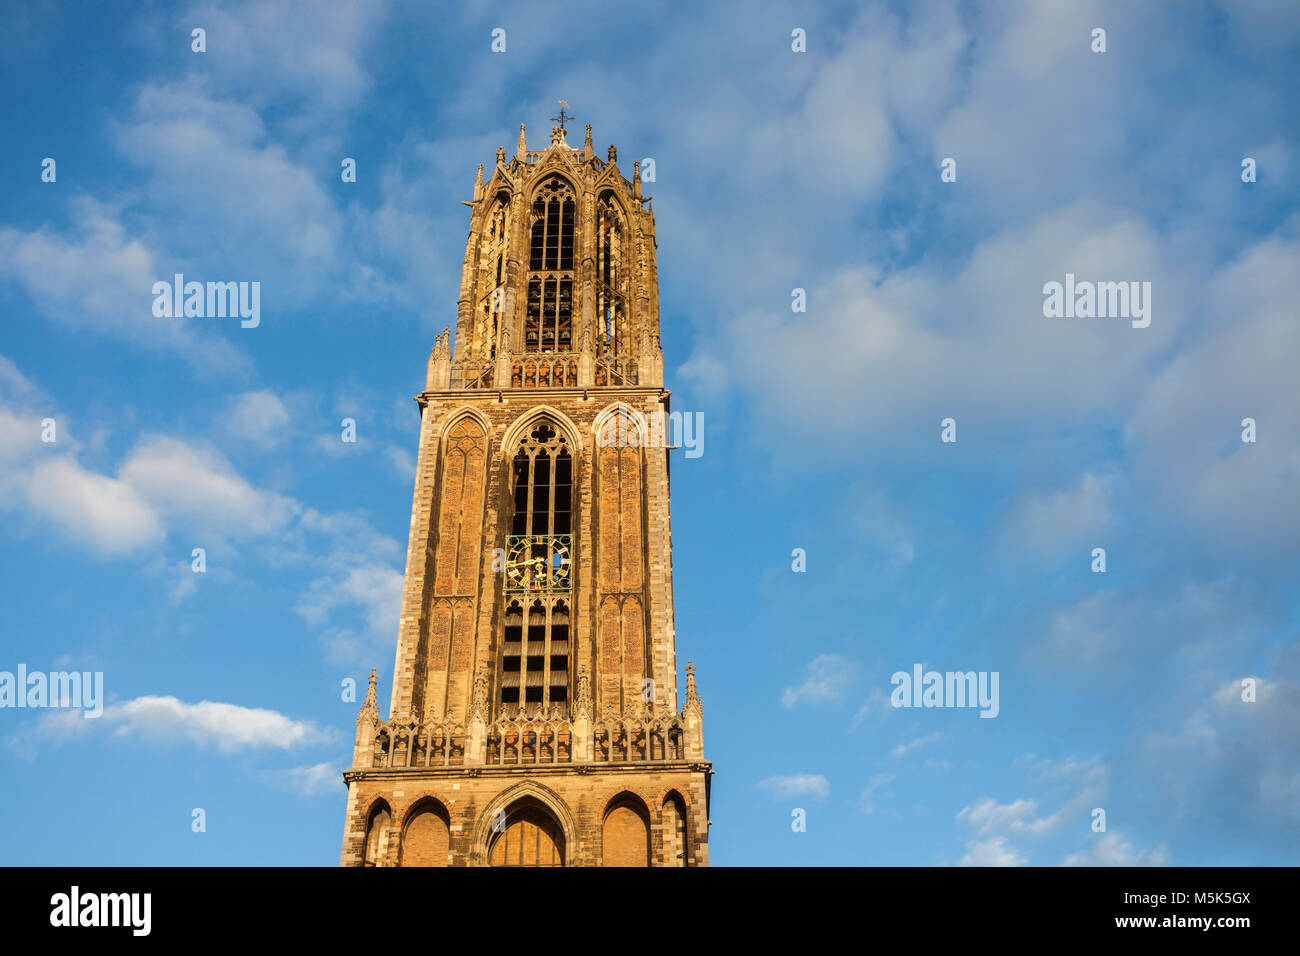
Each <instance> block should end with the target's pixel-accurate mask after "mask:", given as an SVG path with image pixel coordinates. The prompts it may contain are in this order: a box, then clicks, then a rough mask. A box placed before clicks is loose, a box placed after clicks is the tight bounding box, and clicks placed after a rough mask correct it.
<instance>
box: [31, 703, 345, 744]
mask: <svg viewBox="0 0 1300 956" xmlns="http://www.w3.org/2000/svg"><path fill="white" fill-rule="evenodd" d="M69 714H71V715H72V717H74V718H75V720H71V719H69ZM40 726H41V730H42V732H43V733H45V734H46V735H47V736H53V737H63V736H68V735H70V733H73V732H76V733H87V732H93V731H95V730H98V729H100V728H111V729H112V733H113V736H114V737H121V738H133V739H139V740H142V741H144V742H146V743H150V744H164V745H171V744H178V743H191V744H194V745H195V746H197V747H200V748H202V749H211V750H216V751H218V752H219V753H224V754H229V753H236V752H239V751H246V750H265V749H271V750H296V749H299V748H302V747H308V746H312V745H315V744H328V743H333V742H335V740H336V738H337V734H336V733H335V732H334V731H333V730H331V729H328V728H321V727H318V726H317V725H316V724H315V723H313V722H311V721H301V720H294V719H292V718H290V717H286V716H285V715H284V714H281V713H278V712H276V711H274V710H265V709H262V708H255V707H241V706H239V705H237V704H223V703H217V702H214V701H207V700H204V701H199V702H198V703H197V704H187V703H185V702H184V701H181V700H178V699H177V698H175V697H157V696H146V697H136V698H135V699H133V700H128V701H123V702H121V703H115V704H109V705H108V706H107V707H105V708H104V713H103V714H102V715H101V716H100V717H98V718H95V719H85V718H82V717H81V715H80V713H79V712H72V711H65V712H55V713H51V714H47V715H45V717H43V718H42V720H41V725H40Z"/></svg>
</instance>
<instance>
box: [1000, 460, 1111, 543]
mask: <svg viewBox="0 0 1300 956" xmlns="http://www.w3.org/2000/svg"><path fill="white" fill-rule="evenodd" d="M1114 483H1115V478H1114V476H1112V475H1098V474H1094V473H1092V472H1086V473H1084V474H1083V475H1082V476H1081V477H1080V478H1079V480H1078V481H1077V482H1075V483H1074V484H1073V485H1071V486H1070V487H1068V488H1060V489H1057V490H1055V491H1048V492H1044V491H1029V492H1026V493H1025V494H1024V495H1023V496H1022V497H1021V499H1020V500H1019V501H1018V502H1017V503H1016V504H1015V506H1014V507H1013V508H1012V510H1011V512H1010V514H1009V515H1008V516H1007V518H1006V521H1005V526H1004V529H1003V534H1004V537H1005V539H1006V540H1007V541H1008V542H1009V543H1010V544H1011V545H1013V546H1014V547H1017V548H1021V549H1026V550H1028V551H1031V552H1042V551H1052V552H1053V553H1056V554H1063V553H1064V552H1066V551H1067V550H1069V549H1070V548H1072V547H1076V546H1078V545H1079V544H1080V543H1081V542H1083V543H1086V542H1088V541H1094V542H1097V543H1103V542H1104V541H1105V540H1106V539H1105V535H1106V532H1108V531H1110V530H1111V529H1112V527H1113V525H1114V522H1115V520H1116V518H1115V514H1114V505H1113V502H1114V497H1115V492H1114ZM1079 560H1083V559H1082V558H1080V559H1079Z"/></svg>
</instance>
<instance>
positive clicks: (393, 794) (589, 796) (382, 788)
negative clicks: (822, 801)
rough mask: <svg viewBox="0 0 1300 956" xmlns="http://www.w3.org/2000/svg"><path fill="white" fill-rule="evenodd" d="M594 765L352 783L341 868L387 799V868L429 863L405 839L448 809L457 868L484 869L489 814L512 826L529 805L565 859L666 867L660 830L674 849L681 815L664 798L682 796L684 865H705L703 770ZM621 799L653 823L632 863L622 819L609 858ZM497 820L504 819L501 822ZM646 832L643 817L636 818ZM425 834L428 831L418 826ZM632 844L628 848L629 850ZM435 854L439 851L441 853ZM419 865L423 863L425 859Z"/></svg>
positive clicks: (399, 774) (402, 774) (372, 775)
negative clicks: (413, 825) (559, 836)
mask: <svg viewBox="0 0 1300 956" xmlns="http://www.w3.org/2000/svg"><path fill="white" fill-rule="evenodd" d="M638 766H639V767H640V768H641V769H620V770H607V769H606V770H592V769H590V768H588V770H587V772H583V771H582V770H580V769H579V768H577V767H566V768H563V769H549V768H548V769H534V768H527V769H524V768H512V769H511V770H508V771H504V770H495V769H489V768H483V769H482V770H477V771H476V770H474V769H467V770H460V771H451V772H440V773H437V774H426V773H416V772H409V771H386V772H385V771H372V772H369V773H363V775H362V779H353V780H352V782H351V783H350V784H349V791H350V792H349V806H350V807H355V808H356V809H355V810H354V811H353V812H352V813H351V814H350V815H349V818H348V822H347V825H346V827H345V833H344V842H343V855H342V861H341V862H342V864H343V865H344V866H360V865H362V860H363V855H362V854H363V849H364V844H365V840H366V829H367V822H368V821H369V820H370V816H371V810H372V809H373V807H374V806H375V805H376V803H377V802H378V801H383V802H384V804H385V805H387V806H389V807H391V810H392V825H391V832H392V836H391V837H390V839H389V840H388V843H387V847H386V854H385V857H384V859H383V861H382V864H381V865H385V866H398V865H402V864H403V863H405V862H406V861H407V860H410V859H423V858H425V854H424V853H422V852H418V851H417V856H415V857H411V856H408V855H404V854H405V853H406V850H405V847H404V846H403V844H404V842H405V843H409V841H410V839H411V836H410V831H409V830H408V829H407V824H408V823H409V822H410V821H411V820H413V819H415V818H416V816H417V815H418V814H420V813H424V812H427V811H428V810H429V809H434V808H436V809H437V811H438V812H439V813H441V811H445V812H446V816H445V818H444V819H445V820H446V822H447V824H448V826H447V831H448V840H449V852H450V854H451V862H450V865H452V866H469V865H484V864H486V863H488V862H489V857H488V850H489V845H490V843H491V841H492V839H493V837H494V836H497V835H496V834H494V833H493V832H492V820H493V814H494V813H495V811H496V810H497V809H498V808H499V809H504V810H505V811H506V816H505V819H506V821H507V825H508V823H509V822H510V821H511V819H512V818H513V816H516V815H518V814H519V813H521V812H522V811H524V810H526V809H536V808H539V807H540V808H542V809H543V810H544V811H545V813H546V814H547V816H548V817H550V818H551V819H552V820H554V822H555V824H556V825H557V826H558V827H559V831H560V832H561V833H563V835H564V865H566V866H602V865H636V866H645V865H646V864H645V858H646V856H647V855H648V857H649V860H650V865H652V866H662V865H664V861H665V848H664V839H665V838H664V834H665V831H667V832H668V834H669V836H668V840H669V843H670V845H671V843H672V840H673V836H672V833H673V830H674V827H675V826H678V825H679V824H677V812H676V811H675V810H674V809H673V807H672V806H671V805H670V806H669V807H667V808H665V806H664V803H665V800H667V799H669V798H670V797H671V796H673V795H677V796H679V797H680V801H681V806H682V807H683V808H684V809H685V816H686V820H685V837H686V853H685V862H686V864H687V865H689V866H707V865H708V861H709V858H708V852H709V850H708V820H707V818H706V817H705V815H704V814H705V811H704V807H705V776H706V773H705V771H703V770H692V769H691V768H690V767H689V766H680V765H678V766H673V767H671V768H668V769H658V768H656V769H648V768H649V766H650V765H638ZM620 804H624V805H628V804H630V805H632V806H636V807H639V808H644V813H645V818H646V819H647V820H648V824H649V826H648V831H649V843H648V846H647V847H646V848H645V850H644V851H641V852H640V855H639V856H637V857H636V858H637V860H639V862H636V863H633V862H631V854H633V853H634V851H635V848H637V847H639V846H640V844H638V843H636V842H635V841H634V839H633V837H632V836H630V834H631V832H632V831H633V828H632V827H631V826H630V821H629V820H628V818H627V817H626V816H620V817H618V818H617V819H616V820H615V826H614V836H613V843H612V844H611V846H612V848H613V849H614V851H615V852H614V854H613V861H612V863H607V862H606V860H605V857H606V850H605V846H606V839H607V829H606V819H607V816H608V812H609V810H610V809H611V808H617V807H618V806H619V805H620ZM498 819H500V818H498ZM638 822H639V824H640V825H641V826H642V828H643V829H644V828H645V827H646V823H645V822H644V821H638ZM419 832H420V833H424V832H426V831H424V830H421V831H419ZM629 848H632V849H629ZM435 852H436V851H435ZM421 865H423V864H421Z"/></svg>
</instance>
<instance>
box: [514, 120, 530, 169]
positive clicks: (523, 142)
mask: <svg viewBox="0 0 1300 956" xmlns="http://www.w3.org/2000/svg"><path fill="white" fill-rule="evenodd" d="M515 156H517V157H518V159H519V161H520V162H521V163H522V162H527V160H528V140H527V139H526V138H525V137H524V124H523V123H520V124H519V146H518V147H517V148H516V149H515Z"/></svg>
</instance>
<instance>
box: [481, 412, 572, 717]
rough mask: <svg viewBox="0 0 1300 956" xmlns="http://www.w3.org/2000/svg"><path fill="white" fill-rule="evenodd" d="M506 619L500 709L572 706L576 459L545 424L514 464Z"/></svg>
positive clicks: (513, 713) (555, 431)
mask: <svg viewBox="0 0 1300 956" xmlns="http://www.w3.org/2000/svg"><path fill="white" fill-rule="evenodd" d="M510 477H511V481H510V494H511V503H512V509H511V514H510V533H509V534H508V535H507V536H506V573H505V592H506V607H505V613H504V614H503V615H502V622H503V633H502V639H501V671H500V676H501V679H500V681H499V682H498V686H499V687H500V688H501V700H500V703H501V709H502V712H503V713H504V714H505V715H506V716H517V715H519V714H527V715H532V714H537V713H540V712H545V711H550V710H553V709H555V708H556V707H559V708H561V709H564V708H566V707H567V705H568V701H569V686H570V673H569V660H570V657H571V654H570V644H569V635H570V633H571V630H570V623H571V614H570V606H571V598H570V592H571V590H572V583H573V564H572V556H573V534H572V521H573V519H572V509H573V479H574V469H573V456H572V455H571V454H570V451H569V445H568V441H567V439H566V438H565V436H564V434H563V433H561V432H560V431H559V430H558V429H557V428H556V427H555V426H554V425H552V424H550V423H549V422H540V423H538V424H537V426H536V427H534V428H533V430H532V431H531V432H530V433H529V434H528V436H527V437H526V438H524V439H523V440H521V441H520V443H519V447H518V449H517V450H516V452H515V456H514V459H513V460H512V462H511V476H510Z"/></svg>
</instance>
